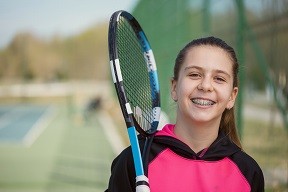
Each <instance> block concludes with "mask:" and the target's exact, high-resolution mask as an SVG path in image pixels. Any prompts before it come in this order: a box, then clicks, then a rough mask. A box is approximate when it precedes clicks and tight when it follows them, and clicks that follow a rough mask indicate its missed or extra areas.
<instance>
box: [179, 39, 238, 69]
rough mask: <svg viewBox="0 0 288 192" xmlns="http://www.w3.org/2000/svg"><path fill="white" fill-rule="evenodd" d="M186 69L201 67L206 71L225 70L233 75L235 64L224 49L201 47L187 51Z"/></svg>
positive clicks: (208, 46)
mask: <svg viewBox="0 0 288 192" xmlns="http://www.w3.org/2000/svg"><path fill="white" fill-rule="evenodd" d="M183 64H184V65H183V66H185V67H183V68H186V67H190V66H199V67H201V68H204V69H206V68H207V69H211V70H223V71H226V72H227V73H229V74H231V73H232V67H233V62H232V59H231V58H230V55H229V53H227V51H225V50H223V49H222V48H219V47H216V46H211V45H201V46H196V47H192V48H190V49H189V50H188V51H187V54H186V56H185V59H184V63H183Z"/></svg>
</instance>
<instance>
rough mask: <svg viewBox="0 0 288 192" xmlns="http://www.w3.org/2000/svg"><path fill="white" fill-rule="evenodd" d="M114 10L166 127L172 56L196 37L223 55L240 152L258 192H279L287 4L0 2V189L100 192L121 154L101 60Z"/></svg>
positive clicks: (285, 161) (274, 0)
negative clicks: (136, 43)
mask: <svg viewBox="0 0 288 192" xmlns="http://www.w3.org/2000/svg"><path fill="white" fill-rule="evenodd" d="M120 9H124V10H126V11H129V12H131V13H132V14H133V15H134V16H135V17H136V18H137V19H138V20H139V22H140V24H141V25H142V27H143V28H144V30H145V33H146V35H147V36H148V39H149V41H150V44H151V47H152V48H153V51H154V54H155V59H156V62H157V67H158V75H159V80H160V89H161V104H162V108H163V111H164V112H165V113H166V114H167V118H169V121H170V122H172V123H173V122H174V118H175V114H174V113H173V111H175V110H174V109H175V104H174V102H173V101H172V100H171V99H170V97H169V92H170V91H169V89H170V88H169V86H170V78H171V77H172V74H173V73H172V72H173V65H174V60H175V58H176V55H177V53H178V51H179V50H180V49H181V48H182V47H183V46H184V45H185V44H186V43H187V42H188V41H190V40H192V39H194V38H198V37H203V36H208V35H214V36H218V37H220V38H222V39H224V40H225V41H226V42H227V43H229V44H231V45H232V46H233V47H234V48H235V50H236V52H237V56H238V59H239V62H240V76H239V77H240V90H241V91H240V93H239V97H238V100H237V107H238V108H237V111H235V113H236V115H237V119H238V120H237V126H238V132H239V135H240V136H241V140H242V143H243V146H244V150H245V151H246V152H247V153H248V154H250V155H251V156H253V157H254V158H255V159H256V161H257V162H258V163H259V165H260V166H261V167H262V169H263V171H264V176H265V182H266V191H288V115H287V111H288V110H287V109H288V83H287V75H288V54H287V53H286V52H287V49H288V46H287V44H288V1H287V0H255V1H248V0H217V1H215V0H174V1H168V0H158V1H154V0H145V1H144V0H122V1H117V0H106V1H100V0H96V1H95V0H94V1H92V0H84V1H75V0H69V1H68V0H62V1H61V2H59V1H55V0H50V1H36V0H26V1H16V0H9V1H6V0H0V26H1V30H0V154H1V155H0V191H3V192H4V191H5V192H10V191H11V192H12V191H13V192H16V191H19V192H20V191H21V192H26V191H27V192H32V191H35V192H36V191H37V192H50V191H51V192H52V191H53V192H54V191H61V192H62V191H70V192H71V191H83V192H84V191H85V192H86V191H94V192H95V191H104V190H105V189H106V187H107V183H108V179H109V175H110V165H111V162H112V160H113V159H114V158H115V156H116V155H117V154H118V153H119V152H120V151H121V150H122V149H124V147H126V146H127V145H128V141H127V136H126V132H125V129H123V128H124V127H125V125H124V122H123V120H122V116H121V112H120V109H119V106H118V101H117V100H116V97H115V92H114V87H113V84H112V80H111V75H110V68H109V67H110V66H109V59H108V42H107V39H108V36H107V35H108V24H109V18H110V16H111V15H112V13H113V12H114V11H117V10H120ZM171 111H172V112H171ZM108 135H109V136H108Z"/></svg>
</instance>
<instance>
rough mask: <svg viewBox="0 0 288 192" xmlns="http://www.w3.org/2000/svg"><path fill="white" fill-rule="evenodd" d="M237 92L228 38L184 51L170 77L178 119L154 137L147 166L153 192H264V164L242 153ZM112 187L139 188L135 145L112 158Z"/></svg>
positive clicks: (122, 191) (115, 191)
mask: <svg viewBox="0 0 288 192" xmlns="http://www.w3.org/2000/svg"><path fill="white" fill-rule="evenodd" d="M237 93H238V61H237V58H236V54H235V52H234V50H233V48H232V47H230V46H229V45H227V44H226V43H225V42H224V41H223V40H221V39H219V38H215V37H207V38H200V39H196V40H193V41H191V42H190V43H188V44H187V45H186V46H185V47H184V48H183V49H182V50H181V51H180V52H179V54H178V56H177V58H176V61H175V66H174V77H173V78H172V81H171V97H172V99H173V100H174V101H175V102H176V103H177V115H176V123H175V124H167V125H165V126H164V127H163V129H162V130H160V131H158V132H157V133H156V136H155V137H154V141H153V144H152V146H151V152H150V156H149V167H148V178H149V183H150V189H151V192H191V191H193V192H194V191H209V192H210V191H223V192H227V191H233V192H238V191H239V192H240V191H241V192H246V191H253V192H254V191H257V192H258V191H259V192H262V191H264V177H263V173H262V171H261V168H260V167H259V166H258V164H257V163H256V161H255V160H254V159H253V158H251V157H250V156H249V155H247V154H246V153H245V152H243V150H242V147H241V143H240V140H239V138H238V136H237V130H236V126H235V119H234V104H235V100H236V97H237ZM143 143H144V139H141V138H140V145H142V146H143ZM107 191H108V192H132V191H135V173H134V165H133V159H132V154H131V149H130V148H127V149H125V150H124V151H123V152H122V153H121V154H120V155H119V156H118V157H117V158H116V159H115V160H114V161H113V164H112V174H111V177H110V181H109V187H108V189H107Z"/></svg>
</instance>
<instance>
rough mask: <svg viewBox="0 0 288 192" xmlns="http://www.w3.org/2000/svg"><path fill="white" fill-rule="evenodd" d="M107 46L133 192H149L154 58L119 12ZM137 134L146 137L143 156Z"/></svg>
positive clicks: (156, 106) (155, 114)
mask: <svg viewBox="0 0 288 192" xmlns="http://www.w3.org/2000/svg"><path fill="white" fill-rule="evenodd" d="M108 44H109V57H110V66H111V72H112V78H113V82H114V85H115V88H116V92H117V96H118V100H119V103H120V106H121V110H122V113H123V116H124V119H125V122H126V125H127V130H128V136H129V139H130V144H131V148H132V153H133V159H134V166H135V172H136V191H137V192H140V191H141V192H142V191H143V192H144V191H145V192H147V191H150V188H149V181H148V178H147V167H145V166H147V165H146V163H147V161H148V160H147V159H148V157H147V156H148V154H149V149H150V145H151V141H152V139H153V135H154V133H155V132H156V131H157V126H158V123H159V119H160V111H161V109H160V90H159V83H158V75H157V69H156V63H155V59H154V55H153V52H152V49H151V47H150V44H149V42H148V40H147V37H146V35H145V33H144V31H143V29H142V28H141V26H140V24H139V23H138V21H137V20H136V19H135V18H134V17H133V16H132V15H131V14H130V13H128V12H126V11H122V10H121V11H117V12H115V13H113V15H112V16H111V19H110V23H109V34H108ZM138 133H139V134H141V135H143V136H144V137H146V142H145V147H144V150H143V154H141V152H140V148H139V143H138V137H137V134H138ZM143 160H144V161H143ZM143 164H144V166H143Z"/></svg>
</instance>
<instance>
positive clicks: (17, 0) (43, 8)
mask: <svg viewBox="0 0 288 192" xmlns="http://www.w3.org/2000/svg"><path fill="white" fill-rule="evenodd" d="M137 1H138V0H0V49H1V48H4V47H5V46H7V45H8V44H9V43H10V42H11V40H12V38H13V37H14V36H15V34H17V33H19V32H30V33H33V34H35V35H36V36H37V37H40V38H48V39H49V38H50V37H53V36H55V35H59V36H70V35H74V34H78V33H80V32H81V31H84V30H85V29H87V28H88V27H91V26H94V25H95V24H97V23H101V22H108V21H109V18H110V16H111V15H112V13H113V12H114V11H117V10H120V9H122V10H126V11H132V10H133V8H134V6H135V5H136V3H137Z"/></svg>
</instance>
